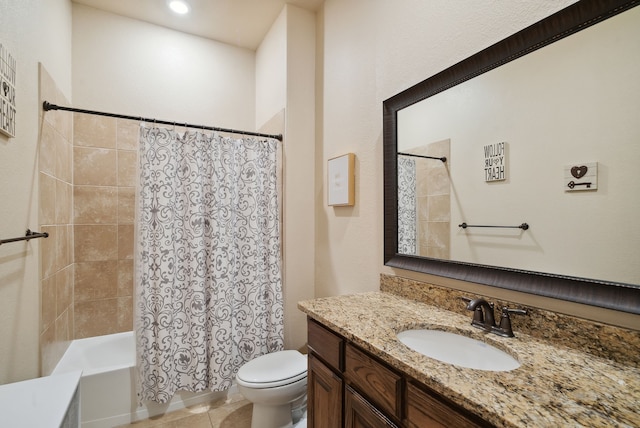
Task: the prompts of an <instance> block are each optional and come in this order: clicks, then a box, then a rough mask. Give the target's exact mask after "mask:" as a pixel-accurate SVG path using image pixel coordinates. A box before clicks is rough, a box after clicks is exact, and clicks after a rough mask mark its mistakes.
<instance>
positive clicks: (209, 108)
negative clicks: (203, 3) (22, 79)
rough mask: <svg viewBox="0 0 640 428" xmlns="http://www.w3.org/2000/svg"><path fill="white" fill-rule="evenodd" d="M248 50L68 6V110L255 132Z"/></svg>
mask: <svg viewBox="0 0 640 428" xmlns="http://www.w3.org/2000/svg"><path fill="white" fill-rule="evenodd" d="M254 67H255V55H254V52H253V51H250V50H248V49H241V48H236V47H233V46H230V45H226V44H224V43H220V42H216V41H213V40H209V39H205V38H202V37H197V36H192V35H189V34H185V33H181V32H179V31H174V30H170V29H168V28H164V27H160V26H157V25H152V24H148V23H145V22H142V21H139V20H135V19H129V18H125V17H122V16H119V15H114V14H111V13H107V12H103V11H100V10H97V9H94V8H91V7H87V6H84V5H80V4H77V3H74V4H73V76H74V78H73V102H74V107H79V108H87V109H91V110H101V111H107V112H113V113H120V114H127V115H132V116H145V117H148V118H156V119H160V120H168V121H173V120H175V121H177V122H178V123H180V122H188V123H193V124H202V125H211V126H219V127H224V128H235V129H248V130H252V129H255V108H254V105H255V71H254Z"/></svg>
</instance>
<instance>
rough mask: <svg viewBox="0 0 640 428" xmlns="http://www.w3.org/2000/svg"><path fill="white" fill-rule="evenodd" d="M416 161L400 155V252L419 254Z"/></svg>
mask: <svg viewBox="0 0 640 428" xmlns="http://www.w3.org/2000/svg"><path fill="white" fill-rule="evenodd" d="M416 191H417V188H416V162H415V160H413V159H409V158H405V157H402V156H398V253H400V254H417V237H416V236H417V230H416V219H417V212H416V211H417V206H416Z"/></svg>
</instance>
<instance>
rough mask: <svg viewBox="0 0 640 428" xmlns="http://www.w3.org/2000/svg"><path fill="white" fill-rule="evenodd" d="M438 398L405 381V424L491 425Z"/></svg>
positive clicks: (437, 427) (416, 427) (440, 427)
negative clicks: (476, 419) (475, 419)
mask: <svg viewBox="0 0 640 428" xmlns="http://www.w3.org/2000/svg"><path fill="white" fill-rule="evenodd" d="M465 413H466V412H465V411H464V410H463V409H458V408H456V407H454V406H453V405H450V404H447V403H445V402H444V401H442V400H441V399H439V398H436V397H435V396H433V395H431V394H429V393H427V392H425V391H423V390H422V389H420V388H418V387H417V386H415V385H413V384H411V383H410V382H407V426H409V427H411V428H425V427H429V428H449V427H456V428H477V427H486V426H491V425H489V424H485V423H482V421H480V420H478V421H477V422H476V421H474V420H472V418H473V416H471V415H469V416H468V417H467V415H466V414H465Z"/></svg>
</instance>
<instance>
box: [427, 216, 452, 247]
mask: <svg viewBox="0 0 640 428" xmlns="http://www.w3.org/2000/svg"><path fill="white" fill-rule="evenodd" d="M449 230H450V225H449V222H429V234H428V236H427V241H426V242H427V245H428V246H430V247H438V248H449V242H450V240H451V236H450V234H449Z"/></svg>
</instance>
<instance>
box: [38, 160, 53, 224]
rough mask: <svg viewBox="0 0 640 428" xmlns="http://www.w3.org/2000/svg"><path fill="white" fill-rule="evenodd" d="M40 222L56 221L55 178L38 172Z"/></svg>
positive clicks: (50, 222) (51, 222)
mask: <svg viewBox="0 0 640 428" xmlns="http://www.w3.org/2000/svg"><path fill="white" fill-rule="evenodd" d="M39 177H40V224H41V225H43V224H54V223H55V221H56V179H55V178H53V177H51V176H50V175H49V174H44V173H42V172H41V173H40V174H39Z"/></svg>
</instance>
